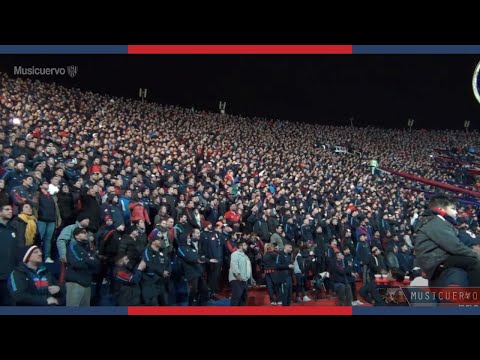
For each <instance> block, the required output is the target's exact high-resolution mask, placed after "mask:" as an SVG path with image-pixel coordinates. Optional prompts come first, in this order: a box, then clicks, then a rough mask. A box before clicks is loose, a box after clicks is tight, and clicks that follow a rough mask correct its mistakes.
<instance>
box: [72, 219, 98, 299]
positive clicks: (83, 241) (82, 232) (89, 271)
mask: <svg viewBox="0 0 480 360" xmlns="http://www.w3.org/2000/svg"><path fill="white" fill-rule="evenodd" d="M67 263H68V265H67V270H66V274H65V280H66V287H67V306H90V297H91V285H92V276H93V274H94V273H95V272H98V268H99V265H100V261H99V259H98V257H97V255H95V253H94V252H93V251H91V250H90V247H89V244H88V232H87V230H86V229H83V228H81V227H78V228H76V229H75V230H73V240H72V241H70V243H69V245H68V248H67Z"/></svg>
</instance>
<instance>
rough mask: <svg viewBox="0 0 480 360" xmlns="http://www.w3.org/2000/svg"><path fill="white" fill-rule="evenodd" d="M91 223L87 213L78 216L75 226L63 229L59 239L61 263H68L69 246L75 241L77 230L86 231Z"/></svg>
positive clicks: (58, 247)
mask: <svg viewBox="0 0 480 360" xmlns="http://www.w3.org/2000/svg"><path fill="white" fill-rule="evenodd" d="M89 223H90V218H89V215H88V214H87V213H86V212H81V213H80V214H79V215H78V216H77V221H76V222H75V224H72V225H69V226H66V227H64V228H63V230H62V232H61V233H60V235H59V236H58V238H57V250H58V256H59V257H60V261H61V262H62V263H66V262H67V246H68V245H69V243H70V241H71V240H73V232H74V231H75V229H76V228H82V229H86V228H88V225H89Z"/></svg>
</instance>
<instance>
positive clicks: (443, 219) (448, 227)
mask: <svg viewBox="0 0 480 360" xmlns="http://www.w3.org/2000/svg"><path fill="white" fill-rule="evenodd" d="M429 208H430V211H426V212H425V213H424V216H423V217H422V218H421V219H420V221H419V222H418V224H417V228H416V233H417V236H416V239H415V255H416V257H417V262H418V265H419V266H420V268H421V269H422V270H423V271H424V272H425V273H426V275H427V278H428V279H429V280H431V281H435V279H436V278H438V277H439V276H440V274H441V273H442V272H443V271H444V270H445V269H448V268H452V267H457V268H460V269H463V270H465V271H466V272H467V273H468V276H469V280H470V286H475V287H478V286H480V260H479V258H478V256H477V254H476V253H475V252H473V251H472V250H471V249H469V248H468V247H467V246H465V245H464V244H462V243H461V242H460V240H459V239H458V237H457V235H458V231H457V229H455V227H454V226H453V225H452V223H451V222H455V219H456V217H457V209H456V202H455V200H453V199H451V198H449V197H447V196H444V195H440V196H436V197H433V198H432V199H431V200H430V203H429Z"/></svg>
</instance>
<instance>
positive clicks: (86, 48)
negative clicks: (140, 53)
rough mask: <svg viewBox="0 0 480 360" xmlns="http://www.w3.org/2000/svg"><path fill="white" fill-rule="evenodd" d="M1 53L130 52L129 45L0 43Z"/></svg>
mask: <svg viewBox="0 0 480 360" xmlns="http://www.w3.org/2000/svg"><path fill="white" fill-rule="evenodd" d="M0 54H128V45H0Z"/></svg>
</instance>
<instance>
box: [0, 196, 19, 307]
mask: <svg viewBox="0 0 480 360" xmlns="http://www.w3.org/2000/svg"><path fill="white" fill-rule="evenodd" d="M12 214H13V210H12V206H11V205H8V204H0V240H1V241H0V305H11V303H12V300H11V297H10V295H9V292H8V288H7V279H8V277H9V276H10V273H11V272H12V270H13V269H14V267H15V256H16V251H17V240H16V238H15V229H13V228H12V227H11V226H10V224H9V222H10V220H11V219H12Z"/></svg>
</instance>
